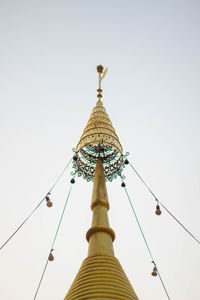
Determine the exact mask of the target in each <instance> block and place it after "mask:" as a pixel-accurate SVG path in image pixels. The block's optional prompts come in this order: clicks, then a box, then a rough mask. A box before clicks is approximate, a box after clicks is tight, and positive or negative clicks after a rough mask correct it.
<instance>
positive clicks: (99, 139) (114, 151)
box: [72, 65, 127, 181]
mask: <svg viewBox="0 0 200 300" xmlns="http://www.w3.org/2000/svg"><path fill="white" fill-rule="evenodd" d="M97 72H98V74H99V88H98V90H97V92H98V95H97V97H98V99H99V100H98V101H97V103H96V106H95V107H94V108H93V110H92V113H91V115H90V118H89V120H88V122H87V125H86V127H85V129H84V131H83V134H82V135H81V138H80V140H79V142H78V144H77V146H76V149H74V152H75V155H74V161H73V168H74V172H72V175H75V174H76V173H77V175H78V176H83V178H84V179H86V180H87V181H90V180H93V179H94V173H95V167H96V163H97V160H98V158H99V157H100V158H101V160H102V164H103V168H104V173H105V179H106V180H109V181H112V180H113V178H116V177H117V176H120V177H121V176H122V171H123V168H124V164H125V158H126V155H127V154H125V155H124V154H123V149H122V146H121V143H120V141H119V138H118V136H117V134H116V132H115V129H114V128H113V125H112V122H111V121H110V118H109V116H108V114H107V113H106V110H105V108H104V106H103V102H102V101H101V98H102V94H101V92H102V89H101V81H102V79H103V78H104V77H105V75H106V73H107V68H106V69H105V70H104V72H103V66H101V65H99V66H97Z"/></svg>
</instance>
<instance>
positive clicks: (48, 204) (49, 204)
mask: <svg viewBox="0 0 200 300" xmlns="http://www.w3.org/2000/svg"><path fill="white" fill-rule="evenodd" d="M49 195H50V193H48V194H47V196H46V206H47V207H52V205H53V203H52V202H51V200H50V197H49Z"/></svg>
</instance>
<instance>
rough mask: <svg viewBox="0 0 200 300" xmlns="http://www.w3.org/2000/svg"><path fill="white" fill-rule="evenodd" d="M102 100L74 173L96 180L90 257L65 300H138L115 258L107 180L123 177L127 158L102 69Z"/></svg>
mask: <svg viewBox="0 0 200 300" xmlns="http://www.w3.org/2000/svg"><path fill="white" fill-rule="evenodd" d="M97 71H98V73H99V88H98V90H97V91H98V95H97V97H98V98H99V100H98V102H97V104H96V106H95V108H94V109H93V111H92V114H91V116H90V119H89V121H88V123H87V126H86V128H85V130H84V132H83V134H82V136H81V138H80V141H79V143H78V145H77V147H76V150H75V152H76V153H75V155H74V161H73V167H74V173H73V174H75V173H77V174H78V176H83V177H84V178H86V179H87V180H88V181H89V180H94V184H93V193H92V202H91V209H92V211H93V218H92V226H91V228H90V229H89V230H88V232H87V234H86V239H87V241H88V243H89V247H88V256H87V258H86V259H85V260H84V261H83V263H82V266H81V267H80V270H79V271H78V274H77V276H76V278H75V280H74V282H73V283H72V285H71V287H70V289H69V291H68V293H67V295H66V297H65V300H96V299H113V300H118V299H119V300H138V298H137V296H136V294H135V292H134V290H133V288H132V286H131V284H130V282H129V280H128V278H127V277H126V275H125V273H124V271H123V269H122V267H121V265H120V263H119V261H118V260H117V258H116V257H115V256H114V249H113V242H114V240H115V233H114V231H113V229H112V228H111V227H110V225H109V220H108V210H109V202H108V196H107V190H106V180H110V181H111V180H112V179H113V178H114V177H117V175H119V176H122V174H121V173H122V170H123V167H124V161H125V159H124V157H125V156H124V155H123V153H122V147H121V144H120V142H119V139H118V136H117V135H116V133H115V130H114V128H113V126H112V123H111V121H110V119H109V117H108V115H107V114H106V111H105V109H104V107H103V104H102V102H101V100H100V98H101V97H102V95H101V92H102V90H101V80H102V78H103V77H104V76H105V72H104V74H103V75H102V76H101V74H102V72H103V67H102V66H98V67H97Z"/></svg>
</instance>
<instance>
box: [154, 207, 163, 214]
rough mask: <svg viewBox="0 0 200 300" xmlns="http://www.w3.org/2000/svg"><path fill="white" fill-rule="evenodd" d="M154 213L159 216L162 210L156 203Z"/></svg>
mask: <svg viewBox="0 0 200 300" xmlns="http://www.w3.org/2000/svg"><path fill="white" fill-rule="evenodd" d="M155 214H156V215H158V216H160V215H161V214H162V211H161V210H160V206H159V205H158V204H157V205H156V211H155Z"/></svg>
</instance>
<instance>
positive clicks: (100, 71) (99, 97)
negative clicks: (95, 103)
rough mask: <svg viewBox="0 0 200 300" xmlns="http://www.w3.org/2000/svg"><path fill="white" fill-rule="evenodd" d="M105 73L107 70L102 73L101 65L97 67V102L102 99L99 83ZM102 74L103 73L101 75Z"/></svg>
mask: <svg viewBox="0 0 200 300" xmlns="http://www.w3.org/2000/svg"><path fill="white" fill-rule="evenodd" d="M107 71H108V68H106V69H105V71H104V72H103V66H102V65H99V66H97V73H98V74H99V88H98V90H97V92H98V95H97V98H98V99H99V100H101V98H102V94H101V93H102V89H101V81H102V79H103V78H104V77H105V76H106V73H107ZM102 73H103V75H101V74H102Z"/></svg>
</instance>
